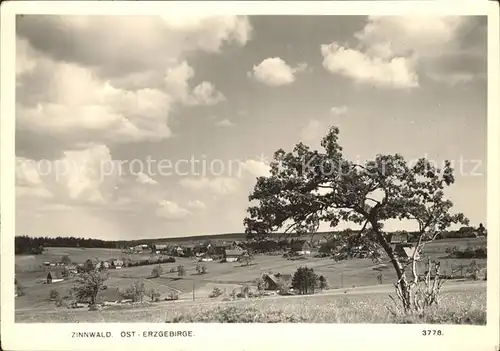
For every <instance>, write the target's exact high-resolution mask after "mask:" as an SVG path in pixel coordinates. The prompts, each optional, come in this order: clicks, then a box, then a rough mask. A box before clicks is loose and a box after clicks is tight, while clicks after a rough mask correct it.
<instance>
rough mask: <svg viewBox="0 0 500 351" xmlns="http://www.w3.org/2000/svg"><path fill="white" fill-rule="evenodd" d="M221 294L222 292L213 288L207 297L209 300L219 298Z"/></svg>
mask: <svg viewBox="0 0 500 351" xmlns="http://www.w3.org/2000/svg"><path fill="white" fill-rule="evenodd" d="M222 294H223V292H222V290H221V289H219V288H218V287H215V288H214V289H213V290H212V292H211V293H210V294H209V295H208V297H209V298H214V297H219V296H221V295H222Z"/></svg>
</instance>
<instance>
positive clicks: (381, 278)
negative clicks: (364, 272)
mask: <svg viewBox="0 0 500 351" xmlns="http://www.w3.org/2000/svg"><path fill="white" fill-rule="evenodd" d="M377 282H378V283H379V284H383V283H384V275H383V274H382V272H379V274H377Z"/></svg>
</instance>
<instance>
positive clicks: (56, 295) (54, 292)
mask: <svg viewBox="0 0 500 351" xmlns="http://www.w3.org/2000/svg"><path fill="white" fill-rule="evenodd" d="M59 297H60V294H59V291H57V290H56V289H51V290H50V293H49V298H50V300H52V301H54V300H57V299H59Z"/></svg>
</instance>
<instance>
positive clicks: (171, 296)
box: [167, 291, 179, 300]
mask: <svg viewBox="0 0 500 351" xmlns="http://www.w3.org/2000/svg"><path fill="white" fill-rule="evenodd" d="M167 300H179V294H178V293H177V292H175V291H172V292H171V293H169V294H168V297H167Z"/></svg>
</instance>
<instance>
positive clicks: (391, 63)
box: [16, 15, 487, 240]
mask: <svg viewBox="0 0 500 351" xmlns="http://www.w3.org/2000/svg"><path fill="white" fill-rule="evenodd" d="M486 57H487V51H486V20H485V18H481V17H401V16H396V17H376V16H251V17H244V16H233V17H196V18H194V17H193V18H191V19H189V20H187V21H186V20H185V19H184V20H180V19H178V18H175V16H147V17H141V16H136V17H126V16H69V15H65V16H53V15H26V16H23V17H21V18H19V17H18V18H17V22H16V232H17V234H26V235H33V236H40V235H43V236H58V235H61V236H77V237H92V238H100V239H108V240H131V239H139V238H160V237H161V238H168V237H178V236H193V235H207V234H218V233H230V232H243V231H244V227H243V219H244V217H245V216H246V208H247V207H248V205H249V202H248V195H249V193H250V191H251V190H252V188H253V186H254V185H255V181H256V177H258V176H261V175H267V174H269V173H268V172H269V166H268V164H269V161H271V159H272V155H273V153H274V151H276V150H277V149H279V148H284V149H285V150H288V151H289V150H291V149H292V148H293V146H294V145H295V144H296V143H298V142H299V141H302V142H304V143H306V144H308V145H310V146H311V147H313V148H319V147H320V145H319V143H320V140H321V138H322V136H324V135H325V133H326V132H327V130H328V128H329V127H330V126H333V125H335V126H337V127H339V128H340V139H339V142H340V143H341V145H342V147H343V148H344V154H345V155H346V156H347V157H349V158H350V159H351V160H353V161H359V162H364V161H365V160H367V159H370V158H373V157H374V156H375V155H376V154H378V153H384V154H395V153H400V154H402V155H403V156H404V157H405V158H406V159H407V160H408V161H412V160H415V159H417V158H419V157H424V156H425V157H428V158H429V159H430V160H432V161H433V162H436V164H437V165H441V164H442V162H444V160H445V159H449V160H451V161H452V162H454V164H455V169H456V172H457V175H456V182H455V184H454V185H453V186H452V187H450V188H449V189H447V193H446V194H447V195H448V197H449V198H450V199H451V200H452V201H453V202H454V205H455V206H454V208H453V209H454V211H458V212H463V213H464V214H465V215H466V216H467V217H468V218H469V219H470V220H471V224H472V225H478V224H479V223H483V224H485V225H486V151H487V147H486V146H487V141H486V128H487V109H486V85H487V84H486V83H487V82H486ZM409 225H410V224H408V223H401V222H394V223H389V225H388V226H386V229H388V230H396V229H411V227H408V228H407V226H409ZM342 227H351V228H355V226H354V225H352V224H345V223H342V224H341V225H340V228H342ZM321 229H323V230H325V229H328V226H327V225H326V224H323V225H322V227H321Z"/></svg>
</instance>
